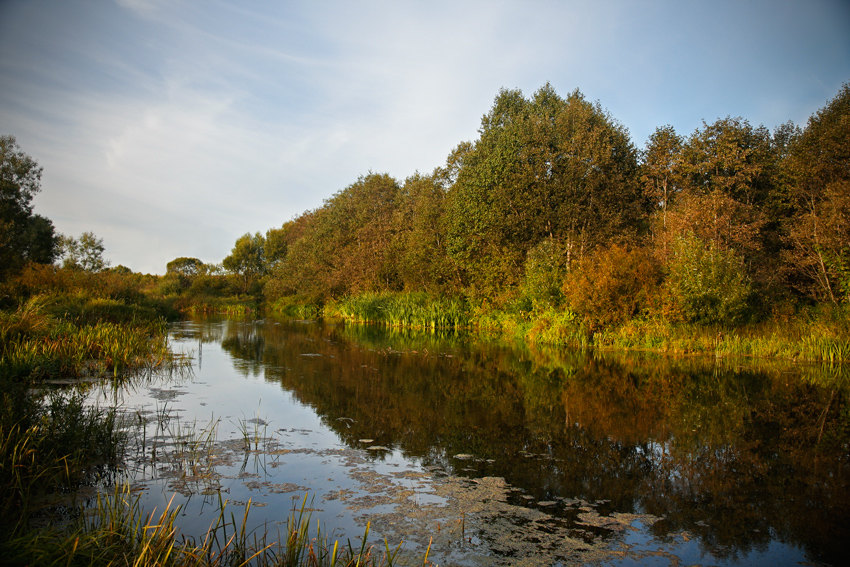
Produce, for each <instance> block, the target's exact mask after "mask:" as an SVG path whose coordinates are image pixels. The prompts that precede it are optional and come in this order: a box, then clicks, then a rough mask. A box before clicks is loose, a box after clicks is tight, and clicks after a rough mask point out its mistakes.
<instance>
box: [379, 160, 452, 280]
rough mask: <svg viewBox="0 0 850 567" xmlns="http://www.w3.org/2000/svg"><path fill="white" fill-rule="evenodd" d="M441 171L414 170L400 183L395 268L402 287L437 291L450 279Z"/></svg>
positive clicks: (450, 264)
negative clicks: (416, 171) (396, 266)
mask: <svg viewBox="0 0 850 567" xmlns="http://www.w3.org/2000/svg"><path fill="white" fill-rule="evenodd" d="M444 180H445V177H444V176H443V171H441V170H437V171H435V172H434V173H433V174H431V175H421V174H419V173H416V174H414V175H412V176H411V177H408V178H407V179H406V180H405V182H404V186H403V187H402V200H401V205H400V207H399V210H398V214H397V217H396V222H395V224H396V227H395V231H396V232H395V234H396V242H395V243H394V245H395V246H396V247H397V249H398V271H399V274H400V277H401V280H402V284H403V286H404V288H405V289H407V290H411V291H427V292H430V293H440V292H442V291H447V288H448V287H449V285H450V283H451V282H452V280H453V275H454V271H453V269H452V268H453V264H452V262H451V259H450V258H449V256H448V252H447V250H446V229H445V223H444V218H445V208H446V189H445V185H444V183H445V181H444Z"/></svg>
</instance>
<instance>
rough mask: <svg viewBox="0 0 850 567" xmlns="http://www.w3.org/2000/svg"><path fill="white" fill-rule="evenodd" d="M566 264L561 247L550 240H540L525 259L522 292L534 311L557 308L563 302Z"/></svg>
mask: <svg viewBox="0 0 850 567" xmlns="http://www.w3.org/2000/svg"><path fill="white" fill-rule="evenodd" d="M565 274H566V264H565V260H564V254H563V253H562V251H561V247H560V246H558V244H557V243H555V242H553V241H552V240H550V239H544V240H542V241H541V242H540V243H539V244H538V245H537V246H535V247H534V248H532V249H531V250H529V252H528V255H527V256H526V258H525V277H524V279H523V290H524V292H525V295H526V296H527V297H528V298H529V299H530V300H531V303H532V305H533V306H534V308H535V309H538V310H540V309H547V308H551V307H558V306H559V305H560V304H561V303H562V302H563V300H564V295H563V293H561V284H562V283H563V281H564V275H565Z"/></svg>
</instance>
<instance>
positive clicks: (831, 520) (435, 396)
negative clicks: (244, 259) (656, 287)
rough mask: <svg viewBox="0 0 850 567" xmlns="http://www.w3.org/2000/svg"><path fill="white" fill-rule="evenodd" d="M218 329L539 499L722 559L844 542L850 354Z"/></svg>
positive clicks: (372, 425) (423, 442)
mask: <svg viewBox="0 0 850 567" xmlns="http://www.w3.org/2000/svg"><path fill="white" fill-rule="evenodd" d="M202 340H208V341H216V342H220V343H221V345H222V347H223V348H224V349H225V350H226V351H227V352H229V353H230V354H231V355H232V356H233V357H234V360H235V361H236V362H235V364H237V369H238V370H239V371H240V372H242V373H243V374H246V375H247V374H253V375H257V373H258V372H260V370H262V371H263V372H264V375H265V379H266V380H267V381H276V382H279V383H280V385H281V387H282V388H284V389H286V390H288V391H291V392H293V394H294V395H295V396H296V397H297V398H298V399H299V400H300V401H301V402H302V403H304V404H307V405H309V406H311V407H312V408H314V409H315V411H316V412H317V413H318V415H319V416H321V417H322V418H323V420H324V421H325V423H326V424H327V425H328V426H329V427H331V428H332V429H334V430H335V431H336V432H337V433H338V434H339V435H340V437H341V438H342V439H343V440H345V441H346V443H348V444H349V445H350V446H352V447H355V446H358V441H359V440H360V439H364V438H369V439H373V440H374V443H375V444H376V445H382V446H386V447H394V448H395V449H397V450H400V451H402V452H403V453H404V454H405V455H407V456H411V457H417V458H420V459H422V460H423V462H424V464H425V465H426V466H437V467H441V468H443V469H445V470H446V471H449V472H451V473H452V474H457V475H461V476H464V475H466V476H471V477H481V476H494V477H502V478H504V479H505V480H506V481H507V482H508V483H509V484H510V485H512V486H514V487H518V488H521V489H522V490H523V491H524V493H525V495H530V496H531V497H533V499H534V500H535V501H553V500H556V499H562V498H563V499H581V500H586V501H588V502H598V501H604V503H603V505H602V506H601V507H600V508H598V510H600V511H601V512H602V511H605V510H609V511H619V512H627V513H648V514H652V515H655V516H659V517H662V518H663V520H662V521H659V522H657V523H655V524H654V525H653V526H652V528H651V529H652V532H653V534H654V535H655V536H656V537H659V538H664V537H666V536H667V534H676V533H681V532H683V531H686V532H689V533H690V534H693V535H695V536H697V537H698V538H699V540H700V542H701V545H702V546H704V547H705V548H706V549H708V550H710V553H711V554H712V555H714V556H715V557H718V558H724V559H730V560H734V559H735V558H736V557H742V556H745V555H746V554H747V553H748V552H750V551H753V550H756V551H758V550H764V549H766V548H767V546H768V545H769V544H770V543H771V541H783V542H786V543H790V544H792V545H796V546H800V547H802V548H803V549H805V550H806V552H807V555H808V557H809V558H810V559H812V560H818V561H825V562H828V563H840V562H841V561H842V560H843V558H844V550H845V547H844V546H845V542H844V539H845V536H846V535H847V534H848V527H847V526H850V514H848V504H850V490H848V484H850V483H848V480H849V479H850V476H848V472H850V463H849V462H848V454H850V409H848V408H850V405H848V387H847V384H848V380H847V378H848V374H850V369H846V368H841V367H814V366H792V365H789V364H787V363H776V362H770V361H756V360H745V359H734V360H733V359H719V360H718V359H705V358H702V357H700V358H681V357H680V358H670V357H662V356H657V355H649V354H623V353H619V354H611V353H588V352H580V351H572V350H564V349H557V348H544V347H528V346H518V345H514V344H510V345H508V344H494V343H481V342H478V341H475V340H473V339H472V338H470V337H468V336H459V335H453V334H448V335H442V336H441V335H438V334H437V335H435V334H423V333H417V332H413V331H398V330H390V329H383V328H376V327H367V326H342V325H339V326H335V325H324V324H321V323H313V324H305V323H303V322H292V321H280V322H277V323H273V322H271V321H268V322H267V323H266V324H255V323H251V322H245V323H244V324H231V325H228V326H227V327H226V331H225V332H223V333H221V334H218V335H216V334H212V335H209V336H206V337H204V338H203V339H202ZM342 418H348V419H342ZM460 454H463V455H473V456H474V457H475V459H464V460H461V459H456V458H454V457H455V456H456V455H460ZM547 512H549V513H557V512H553V511H552V510H547ZM573 513H574V512H570V511H569V510H562V514H563V515H565V516H569V514H573Z"/></svg>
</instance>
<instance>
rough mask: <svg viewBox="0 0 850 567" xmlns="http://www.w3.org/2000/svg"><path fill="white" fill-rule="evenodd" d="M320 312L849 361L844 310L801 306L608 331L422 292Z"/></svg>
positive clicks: (598, 343) (612, 342) (557, 340)
mask: <svg viewBox="0 0 850 567" xmlns="http://www.w3.org/2000/svg"><path fill="white" fill-rule="evenodd" d="M524 307H525V308H524ZM314 309H315V310H316V311H318V308H314ZM290 310H293V308H292V307H290ZM322 314H323V315H324V316H325V317H329V318H337V319H341V320H344V321H348V322H352V323H376V324H383V325H388V326H392V327H408V328H420V329H432V330H433V329H460V328H463V329H469V330H472V331H477V332H481V333H485V334H491V335H498V336H505V337H510V338H514V339H518V340H525V341H527V342H530V343H534V344H551V345H562V346H570V347H578V348H599V349H615V350H646V351H653V352H660V353H673V354H709V355H714V356H754V357H765V358H783V359H789V360H800V361H813V362H831V363H836V362H838V363H843V362H848V361H850V311H848V307H847V306H835V305H821V306H819V307H817V308H810V309H809V308H803V309H800V310H798V311H796V312H793V313H790V314H789V313H778V314H774V315H772V316H770V317H768V318H766V319H764V320H761V321H757V322H751V323H747V324H739V325H735V326H732V325H726V326H724V325H717V324H714V325H705V324H695V323H686V322H676V321H668V320H666V319H664V318H663V317H661V316H659V317H654V318H645V319H644V318H637V319H629V320H626V321H625V322H618V323H613V324H609V325H605V326H603V325H598V324H593V323H592V322H590V321H588V320H587V319H586V318H583V317H581V316H579V315H578V314H576V313H574V312H571V311H569V310H566V309H554V308H546V309H534V308H532V307H531V305H530V304H528V305H524V304H523V303H522V302H513V303H507V304H504V305H499V306H494V305H492V304H489V303H487V302H483V301H479V302H474V301H468V300H463V299H445V298H437V299H435V298H430V297H428V296H427V295H425V294H420V293H398V294H391V293H381V294H364V295H360V296H353V297H347V298H343V299H340V300H337V301H334V302H329V303H327V304H326V305H325V306H324V309H323V311H322Z"/></svg>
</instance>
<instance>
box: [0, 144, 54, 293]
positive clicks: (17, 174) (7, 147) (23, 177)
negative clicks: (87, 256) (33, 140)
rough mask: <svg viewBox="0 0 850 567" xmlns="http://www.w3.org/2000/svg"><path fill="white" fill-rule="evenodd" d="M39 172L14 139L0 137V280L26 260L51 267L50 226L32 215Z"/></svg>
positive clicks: (52, 239)
mask: <svg viewBox="0 0 850 567" xmlns="http://www.w3.org/2000/svg"><path fill="white" fill-rule="evenodd" d="M41 172H42V168H41V167H40V166H39V165H38V163H36V161H35V160H34V159H33V158H31V157H30V156H28V155H27V154H26V153H24V152H23V151H22V150H21V148H20V147H19V146H18V144H17V141H16V140H15V138H14V137H13V136H0V279H2V278H4V277H6V276H7V275H9V274H11V273H13V272H15V271H16V270H18V269H20V267H21V266H22V265H23V264H24V263H26V262H28V261H32V262H38V263H42V264H50V263H52V262H53V261H54V260H55V259H56V256H57V254H58V247H59V237H58V236H57V235H56V233H55V231H54V228H53V223H52V222H51V221H50V220H49V219H47V218H45V217H43V216H40V215H36V214H33V208H32V199H33V197H34V196H35V195H36V194H37V193H38V192H39V191H40V190H41Z"/></svg>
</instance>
